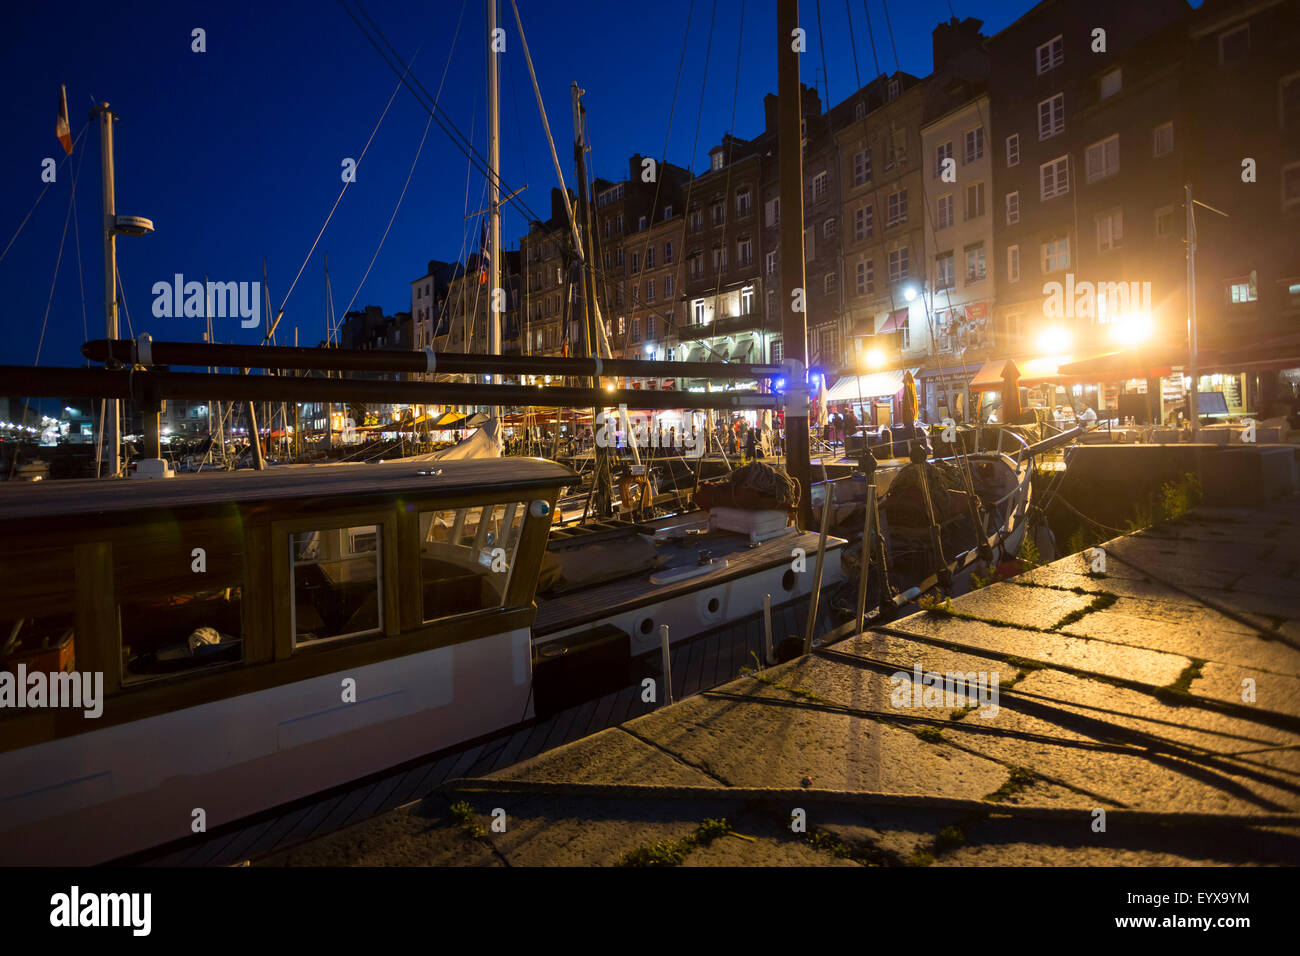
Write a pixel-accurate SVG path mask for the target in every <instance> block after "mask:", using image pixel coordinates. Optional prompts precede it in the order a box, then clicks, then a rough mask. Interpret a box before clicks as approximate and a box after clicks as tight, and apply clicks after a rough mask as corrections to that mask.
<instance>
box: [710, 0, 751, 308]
mask: <svg viewBox="0 0 1300 956" xmlns="http://www.w3.org/2000/svg"><path fill="white" fill-rule="evenodd" d="M744 32H745V0H740V23H739V25H738V26H737V28H736V82H735V84H734V86H733V87H732V90H731V123H730V129H729V130H728V131H727V135H728V137H730V138H729V139H728V140H727V175H726V178H725V179H723V181H722V255H721V257H720V258H719V261H718V267H717V268H718V281H717V282H715V283H714V286H713V315H714V318H715V320H716V318H717V314H718V300H719V299H720V298H721V296H722V270H723V269H724V268H726V261H727V223H728V222H730V221H731V166H732V162H731V160H732V156H733V155H734V152H735V148H736V104H737V103H738V102H739V100H740V55H741V52H742V37H743V35H744ZM756 198H759V199H761V198H762V196H761V194H760V195H759V196H758V197H756ZM749 254H750V256H751V257H752V256H753V254H754V251H753V243H752V242H751V244H750V253H749ZM736 264H737V266H739V264H740V252H739V250H737V252H736Z"/></svg>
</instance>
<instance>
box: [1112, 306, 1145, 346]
mask: <svg viewBox="0 0 1300 956" xmlns="http://www.w3.org/2000/svg"><path fill="white" fill-rule="evenodd" d="M1110 334H1111V338H1112V339H1114V340H1115V342H1116V344H1118V345H1124V346H1132V345H1139V344H1141V343H1142V342H1145V341H1146V340H1147V339H1149V338H1150V337H1151V316H1150V315H1148V314H1147V313H1145V312H1136V313H1133V314H1129V315H1120V316H1116V317H1115V321H1114V322H1112V323H1111V327H1110Z"/></svg>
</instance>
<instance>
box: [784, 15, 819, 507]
mask: <svg viewBox="0 0 1300 956" xmlns="http://www.w3.org/2000/svg"><path fill="white" fill-rule="evenodd" d="M798 33H799V0H777V4H776V49H777V57H776V69H777V156H778V168H779V172H780V184H781V188H780V196H781V207H782V208H781V291H782V295H783V296H784V302H785V305H784V307H783V309H782V316H783V318H782V321H781V338H782V341H783V346H784V357H785V366H786V391H785V395H786V403H785V466H786V471H787V472H789V473H790V474H791V475H792V476H793V477H795V478H797V479H798V480H799V524H800V525H801V526H802V527H803V528H805V529H806V528H810V527H812V474H811V468H810V466H809V460H808V458H809V453H808V380H807V362H808V347H807V336H808V329H807V323H806V321H805V315H804V306H803V302H804V301H805V295H804V290H805V286H804V259H803V143H802V136H801V135H800V120H801V118H802V110H801V108H800V102H799V97H800V89H799V53H798V52H797V44H796V42H795V37H796V36H797V35H798Z"/></svg>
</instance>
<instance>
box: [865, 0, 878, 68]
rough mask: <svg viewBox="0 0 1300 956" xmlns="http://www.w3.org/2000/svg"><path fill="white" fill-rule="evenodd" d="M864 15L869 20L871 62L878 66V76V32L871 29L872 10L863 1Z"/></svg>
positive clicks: (868, 36) (868, 37)
mask: <svg viewBox="0 0 1300 956" xmlns="http://www.w3.org/2000/svg"><path fill="white" fill-rule="evenodd" d="M862 13H863V15H864V16H865V17H866V18H867V40H869V41H870V43H871V60H872V62H873V63H875V65H876V76H877V77H879V76H880V75H881V74H880V56H879V55H878V54H877V53H876V32H875V31H874V30H872V29H871V10H870V8H868V7H867V0H862Z"/></svg>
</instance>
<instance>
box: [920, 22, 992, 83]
mask: <svg viewBox="0 0 1300 956" xmlns="http://www.w3.org/2000/svg"><path fill="white" fill-rule="evenodd" d="M982 26H984V21H983V20H976V19H975V18H974V17H967V18H966V19H965V20H960V21H959V20H958V19H957V18H956V17H953V18H951V19H950V20H949V21H948V22H947V23H940V24H939V25H938V26H936V27H935V28H934V32H933V33H931V35H930V36H931V39H932V41H933V50H934V72H936V73H938V72H939V71H940V70H941V69H943V68H944V67H945V66H946V65H947V64H948V63H949V62H950V61H951V60H953V59H954V58H956V57H958V56H960V55H961V54H963V53H965V52H966V51H967V50H972V49H978V48H979V46H980V44H981V43H983V42H984V39H985V38H984V36H983V35H982V34H981V33H980V27H982Z"/></svg>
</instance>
